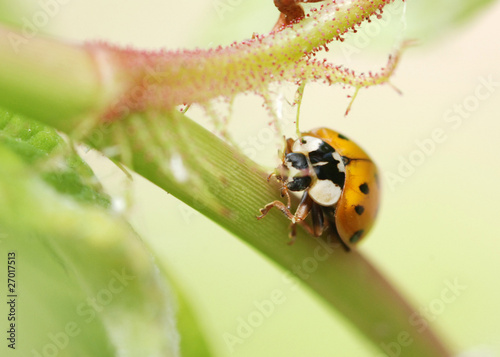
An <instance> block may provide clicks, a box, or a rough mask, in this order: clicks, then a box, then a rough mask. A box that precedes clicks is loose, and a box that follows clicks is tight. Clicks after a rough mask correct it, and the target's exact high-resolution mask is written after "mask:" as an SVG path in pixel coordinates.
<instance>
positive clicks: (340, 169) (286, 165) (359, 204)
mask: <svg viewBox="0 0 500 357" xmlns="http://www.w3.org/2000/svg"><path fill="white" fill-rule="evenodd" d="M274 175H275V176H276V177H277V179H278V180H279V181H280V182H281V184H282V194H283V195H285V196H287V198H288V204H287V205H286V206H285V204H284V203H283V202H281V201H274V202H271V203H269V204H267V205H266V206H265V207H264V208H262V209H261V210H260V212H261V215H260V216H259V217H257V218H258V219H261V218H263V217H264V216H265V215H266V214H267V213H268V212H269V210H270V209H271V208H273V207H276V208H278V209H279V210H280V211H282V212H283V214H285V215H286V216H287V217H288V218H289V219H290V220H291V221H292V225H291V231H290V236H291V238H292V242H293V239H294V238H295V226H296V224H301V225H302V226H303V227H304V228H305V229H306V230H307V231H308V232H309V233H311V234H312V235H314V236H316V237H319V236H321V235H322V234H323V232H324V231H325V230H326V229H327V228H329V232H330V233H331V234H332V235H333V236H335V237H338V238H340V241H341V242H342V244H343V246H344V247H345V248H346V250H349V249H350V248H351V247H352V246H354V245H355V244H356V243H358V242H359V241H360V240H361V239H362V238H364V237H365V236H366V234H367V233H368V231H369V230H370V228H371V227H372V225H373V223H374V221H375V218H376V216H377V211H378V205H379V200H380V196H379V195H380V185H379V181H378V175H377V167H376V166H375V164H374V162H373V161H372V160H371V158H370V157H369V156H368V154H366V152H365V151H364V150H363V149H361V148H360V147H359V146H358V145H357V144H356V143H354V142H353V141H351V140H349V139H348V138H347V137H345V136H344V135H342V134H339V133H337V132H336V131H333V130H331V129H327V128H319V129H315V130H311V131H309V132H306V133H302V137H301V138H299V139H297V140H293V139H287V140H286V148H285V152H284V153H283V157H282V164H281V165H280V166H279V167H278V168H277V170H276V173H275V174H274ZM289 191H292V192H303V194H302V198H301V200H300V203H299V205H298V206H297V209H296V211H295V214H292V213H291V211H290V206H291V200H290V193H289ZM307 216H311V221H312V226H311V225H310V224H309V223H307V222H306V221H305V219H306V217H307Z"/></svg>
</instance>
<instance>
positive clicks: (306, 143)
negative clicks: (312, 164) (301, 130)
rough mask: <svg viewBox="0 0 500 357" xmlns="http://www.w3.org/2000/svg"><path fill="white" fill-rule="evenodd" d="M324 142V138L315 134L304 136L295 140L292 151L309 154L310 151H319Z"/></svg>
mask: <svg viewBox="0 0 500 357" xmlns="http://www.w3.org/2000/svg"><path fill="white" fill-rule="evenodd" d="M324 143H325V142H324V141H323V140H321V139H318V138H315V137H313V136H303V137H302V138H301V139H297V140H295V142H294V143H293V146H292V152H300V153H302V154H309V153H310V152H313V151H317V150H318V149H319V148H320V147H321V145H322V144H324Z"/></svg>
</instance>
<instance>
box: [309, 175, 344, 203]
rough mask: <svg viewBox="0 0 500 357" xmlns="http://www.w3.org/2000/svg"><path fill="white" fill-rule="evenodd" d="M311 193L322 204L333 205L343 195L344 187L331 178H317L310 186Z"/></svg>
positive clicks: (315, 200)
mask: <svg viewBox="0 0 500 357" xmlns="http://www.w3.org/2000/svg"><path fill="white" fill-rule="evenodd" d="M309 195H310V196H311V198H312V199H313V201H314V202H316V203H317V204H319V205H321V206H325V207H328V206H333V205H334V204H336V203H337V202H338V200H339V198H340V196H341V195H342V187H340V186H339V185H337V184H335V183H333V181H330V180H317V181H316V182H315V183H314V184H313V185H312V186H311V188H309Z"/></svg>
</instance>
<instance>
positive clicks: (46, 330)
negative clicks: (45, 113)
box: [0, 113, 211, 356]
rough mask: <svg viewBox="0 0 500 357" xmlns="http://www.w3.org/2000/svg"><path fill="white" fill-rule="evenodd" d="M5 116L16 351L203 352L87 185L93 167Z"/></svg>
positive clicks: (0, 195) (6, 232)
mask: <svg viewBox="0 0 500 357" xmlns="http://www.w3.org/2000/svg"><path fill="white" fill-rule="evenodd" d="M2 114H3V115H1V114H0V127H1V128H2V129H1V130H0V162H1V165H0V202H1V205H0V261H3V262H6V259H7V255H8V254H9V253H13V254H15V261H16V265H15V267H16V275H15V277H14V280H15V282H16V287H15V291H14V293H15V294H17V297H16V309H17V310H16V311H17V313H16V315H15V317H16V318H17V319H16V320H15V321H14V323H15V326H14V329H15V330H16V331H17V338H18V340H17V342H16V343H17V344H16V352H18V353H20V355H26V356H28V355H30V356H38V355H41V356H46V355H58V356H118V355H123V354H125V355H129V356H145V355H147V356H180V355H183V356H210V355H211V354H210V352H209V350H208V346H207V344H206V342H205V341H204V337H203V333H202V332H201V330H200V329H199V327H198V324H197V322H196V320H195V318H194V316H193V314H192V313H191V309H190V307H189V303H188V302H187V301H186V300H185V299H184V298H183V297H182V294H181V293H180V292H179V291H178V288H177V287H175V286H172V285H171V284H170V283H168V282H167V279H166V272H161V271H160V270H159V269H158V267H157V266H156V265H155V263H154V259H153V256H152V254H151V252H150V251H149V249H148V247H147V246H145V245H144V243H143V242H142V241H141V240H140V239H139V237H138V236H137V235H136V234H135V232H133V230H132V229H131V228H130V227H129V225H128V223H127V222H125V221H124V220H123V219H122V218H120V217H119V216H118V215H117V214H115V213H113V212H111V211H109V209H108V206H109V199H108V198H107V196H106V195H105V194H103V193H102V192H101V190H100V186H98V185H95V184H94V185H93V186H89V185H88V182H89V180H90V179H91V178H92V177H93V173H92V171H91V170H90V168H89V167H88V166H87V165H86V164H85V163H84V162H83V161H82V160H81V159H80V158H79V157H78V156H77V155H76V154H75V153H74V152H73V151H72V150H69V147H68V146H67V144H66V143H65V142H64V140H62V138H61V137H59V136H58V134H57V133H56V132H55V130H53V129H50V128H47V127H45V126H44V125H41V124H39V123H37V122H34V121H31V120H27V119H23V118H21V117H19V116H17V115H9V114H6V113H2ZM52 162H57V163H58V165H56V166H54V167H51V165H49V164H50V163H52ZM56 167H57V168H58V169H56ZM94 179H95V178H94ZM0 281H1V284H2V286H7V281H6V277H5V274H4V275H2V278H0ZM9 308H10V307H9V306H8V305H6V304H4V305H3V307H2V311H1V312H2V315H3V316H7V314H8V309H9ZM3 310H5V311H3ZM181 336H182V337H181ZM181 341H182V342H181Z"/></svg>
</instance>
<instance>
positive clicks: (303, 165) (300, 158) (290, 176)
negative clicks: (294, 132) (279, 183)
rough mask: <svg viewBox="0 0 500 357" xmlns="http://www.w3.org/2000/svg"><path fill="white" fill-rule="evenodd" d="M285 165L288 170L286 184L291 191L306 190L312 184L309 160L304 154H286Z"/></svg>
mask: <svg viewBox="0 0 500 357" xmlns="http://www.w3.org/2000/svg"><path fill="white" fill-rule="evenodd" d="M285 165H286V168H287V170H288V173H287V178H286V183H285V185H286V187H287V188H288V189H289V190H290V191H304V190H305V189H306V188H308V187H309V186H310V185H311V181H312V179H311V176H310V175H309V172H310V171H309V162H308V161H307V157H306V156H305V155H304V154H301V153H295V152H291V153H288V154H287V155H286V156H285Z"/></svg>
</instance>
